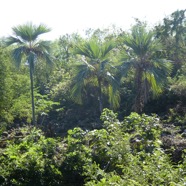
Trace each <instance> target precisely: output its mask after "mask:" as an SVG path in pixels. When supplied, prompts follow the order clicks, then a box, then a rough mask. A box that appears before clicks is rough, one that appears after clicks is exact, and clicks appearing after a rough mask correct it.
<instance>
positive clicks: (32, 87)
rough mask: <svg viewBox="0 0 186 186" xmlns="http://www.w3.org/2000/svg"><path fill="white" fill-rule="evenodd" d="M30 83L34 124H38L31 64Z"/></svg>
mask: <svg viewBox="0 0 186 186" xmlns="http://www.w3.org/2000/svg"><path fill="white" fill-rule="evenodd" d="M30 84H31V99H32V124H33V125H36V123H35V121H36V120H35V104H34V84H33V69H32V67H31V65H30Z"/></svg>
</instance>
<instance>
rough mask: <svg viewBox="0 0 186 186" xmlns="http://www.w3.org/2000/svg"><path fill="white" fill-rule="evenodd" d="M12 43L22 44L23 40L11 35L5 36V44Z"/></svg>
mask: <svg viewBox="0 0 186 186" xmlns="http://www.w3.org/2000/svg"><path fill="white" fill-rule="evenodd" d="M12 44H23V42H22V41H21V40H20V39H19V38H16V37H13V36H10V37H8V38H6V40H5V45H6V46H10V45H12Z"/></svg>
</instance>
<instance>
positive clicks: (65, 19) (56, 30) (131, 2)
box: [0, 0, 186, 39]
mask: <svg viewBox="0 0 186 186" xmlns="http://www.w3.org/2000/svg"><path fill="white" fill-rule="evenodd" d="M181 9H186V0H53V1H52V0H1V11H0V25H1V28H0V37H2V36H8V35H10V34H11V28H12V27H13V26H16V25H19V24H23V23H26V22H30V21H32V22H33V23H34V24H39V23H44V24H46V25H48V26H49V27H51V28H52V31H51V32H50V33H49V34H47V36H46V37H47V38H48V39H56V38H58V37H59V36H60V35H63V34H66V33H72V32H80V33H82V32H83V31H84V30H86V29H88V28H93V29H96V28H107V27H109V26H111V25H113V24H114V25H116V27H121V28H123V29H126V30H127V29H129V28H130V26H131V25H132V24H133V23H134V18H139V19H140V20H142V21H147V22H148V23H149V25H151V26H153V25H155V24H156V23H158V22H160V21H161V20H162V19H163V18H164V17H165V16H168V15H170V14H171V13H172V12H174V11H176V10H181Z"/></svg>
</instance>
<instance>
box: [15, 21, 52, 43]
mask: <svg viewBox="0 0 186 186" xmlns="http://www.w3.org/2000/svg"><path fill="white" fill-rule="evenodd" d="M12 30H13V34H14V35H16V36H17V37H19V38H21V39H22V40H24V41H26V42H30V41H34V40H36V39H37V38H38V36H39V35H41V34H44V33H47V32H49V31H50V29H49V28H47V27H46V26H45V25H42V24H40V25H39V26H36V25H34V24H32V23H26V24H23V25H18V26H16V27H13V28H12Z"/></svg>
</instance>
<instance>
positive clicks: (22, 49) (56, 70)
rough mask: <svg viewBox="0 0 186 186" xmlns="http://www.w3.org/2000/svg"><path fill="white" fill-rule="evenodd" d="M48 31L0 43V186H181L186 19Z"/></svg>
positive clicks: (185, 142)
mask: <svg viewBox="0 0 186 186" xmlns="http://www.w3.org/2000/svg"><path fill="white" fill-rule="evenodd" d="M50 31H51V29H50V25H45V24H39V25H37V24H35V23H33V22H27V23H25V24H20V25H12V34H11V35H10V36H8V37H2V38H0V186H184V185H186V10H177V11H175V12H172V14H170V15H169V16H166V17H165V18H164V19H163V20H162V21H161V22H160V23H157V24H156V25H154V26H149V23H148V22H145V21H142V20H139V19H138V18H135V24H133V25H131V27H130V29H127V30H124V29H122V28H117V27H116V26H114V25H113V26H112V27H108V28H107V29H106V28H105V29H100V28H98V29H91V28H90V29H87V30H86V31H85V34H84V35H81V34H80V33H78V32H77V33H72V34H65V35H61V36H60V37H59V38H58V39H55V40H53V41H49V40H47V39H43V38H44V37H43V36H44V35H45V34H46V33H49V32H50Z"/></svg>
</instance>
